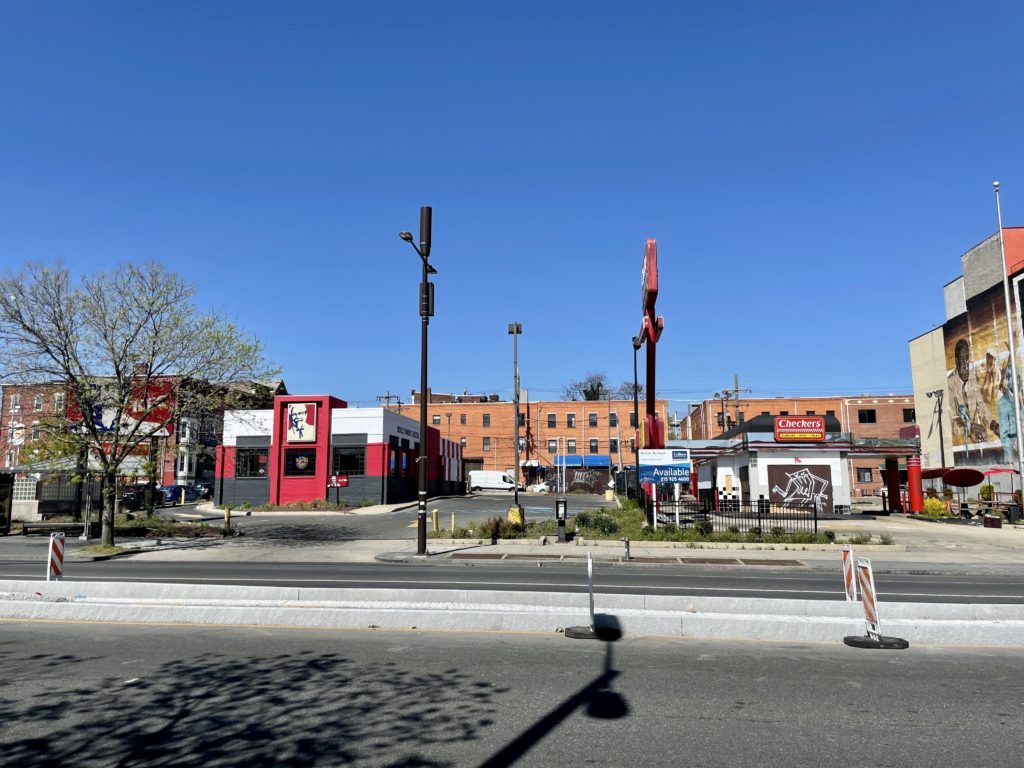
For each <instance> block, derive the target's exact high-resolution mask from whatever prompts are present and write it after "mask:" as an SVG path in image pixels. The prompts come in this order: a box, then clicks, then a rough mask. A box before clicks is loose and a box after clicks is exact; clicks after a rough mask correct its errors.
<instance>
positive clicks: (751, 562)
mask: <svg viewBox="0 0 1024 768" xmlns="http://www.w3.org/2000/svg"><path fill="white" fill-rule="evenodd" d="M740 562H742V563H743V564H744V565H803V563H801V562H800V561H799V560H741V561H740Z"/></svg>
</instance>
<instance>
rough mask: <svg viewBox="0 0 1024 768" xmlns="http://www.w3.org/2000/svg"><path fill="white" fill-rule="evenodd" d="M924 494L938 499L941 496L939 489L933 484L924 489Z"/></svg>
mask: <svg viewBox="0 0 1024 768" xmlns="http://www.w3.org/2000/svg"><path fill="white" fill-rule="evenodd" d="M924 495H925V496H927V497H928V498H929V499H937V498H938V497H939V491H938V489H936V488H933V487H931V486H929V487H927V488H925V489H924Z"/></svg>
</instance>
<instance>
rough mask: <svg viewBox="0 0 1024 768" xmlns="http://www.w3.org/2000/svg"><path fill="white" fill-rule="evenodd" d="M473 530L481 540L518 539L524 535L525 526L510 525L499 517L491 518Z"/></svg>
mask: <svg viewBox="0 0 1024 768" xmlns="http://www.w3.org/2000/svg"><path fill="white" fill-rule="evenodd" d="M475 530H476V532H477V535H478V536H480V538H482V539H518V538H522V536H523V534H524V533H526V526H524V525H517V524H516V523H511V522H509V521H508V520H505V519H503V518H500V517H492V518H491V519H490V520H486V521H484V522H483V523H480V524H479V525H477V526H475Z"/></svg>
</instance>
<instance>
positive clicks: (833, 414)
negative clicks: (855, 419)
mask: <svg viewBox="0 0 1024 768" xmlns="http://www.w3.org/2000/svg"><path fill="white" fill-rule="evenodd" d="M825 415H826V416H832V417H835V415H836V412H835V411H825Z"/></svg>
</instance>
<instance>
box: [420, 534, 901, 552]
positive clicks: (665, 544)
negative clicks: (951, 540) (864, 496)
mask: <svg viewBox="0 0 1024 768" xmlns="http://www.w3.org/2000/svg"><path fill="white" fill-rule="evenodd" d="M553 538H554V537H553V536H540V537H538V538H533V539H497V541H496V542H495V544H491V539H486V538H485V539H479V538H476V539H434V538H428V539H427V546H428V547H429V546H430V545H431V544H435V545H438V546H445V547H452V546H455V547H458V546H464V547H469V546H494V545H509V546H518V547H522V546H534V547H536V546H546V547H556V546H557V545H558V542H556V541H552V540H551V539H553ZM629 543H630V545H631V546H633V547H636V548H637V549H685V550H699V549H717V550H735V551H737V552H790V553H792V552H835V553H836V554H838V553H840V552H842V551H843V546H844V545H843V544H754V543H750V544H742V543H739V542H720V541H697V542H690V541H644V540H631V541H630V542H629ZM567 546H570V547H615V548H616V549H622V548H623V544H622V541H621V540H619V539H580V538H576V539H573V541H572V543H570V544H568V545H567ZM852 546H853V547H855V548H856V550H857V551H858V552H906V551H907V545H906V544H854V545H852Z"/></svg>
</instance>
